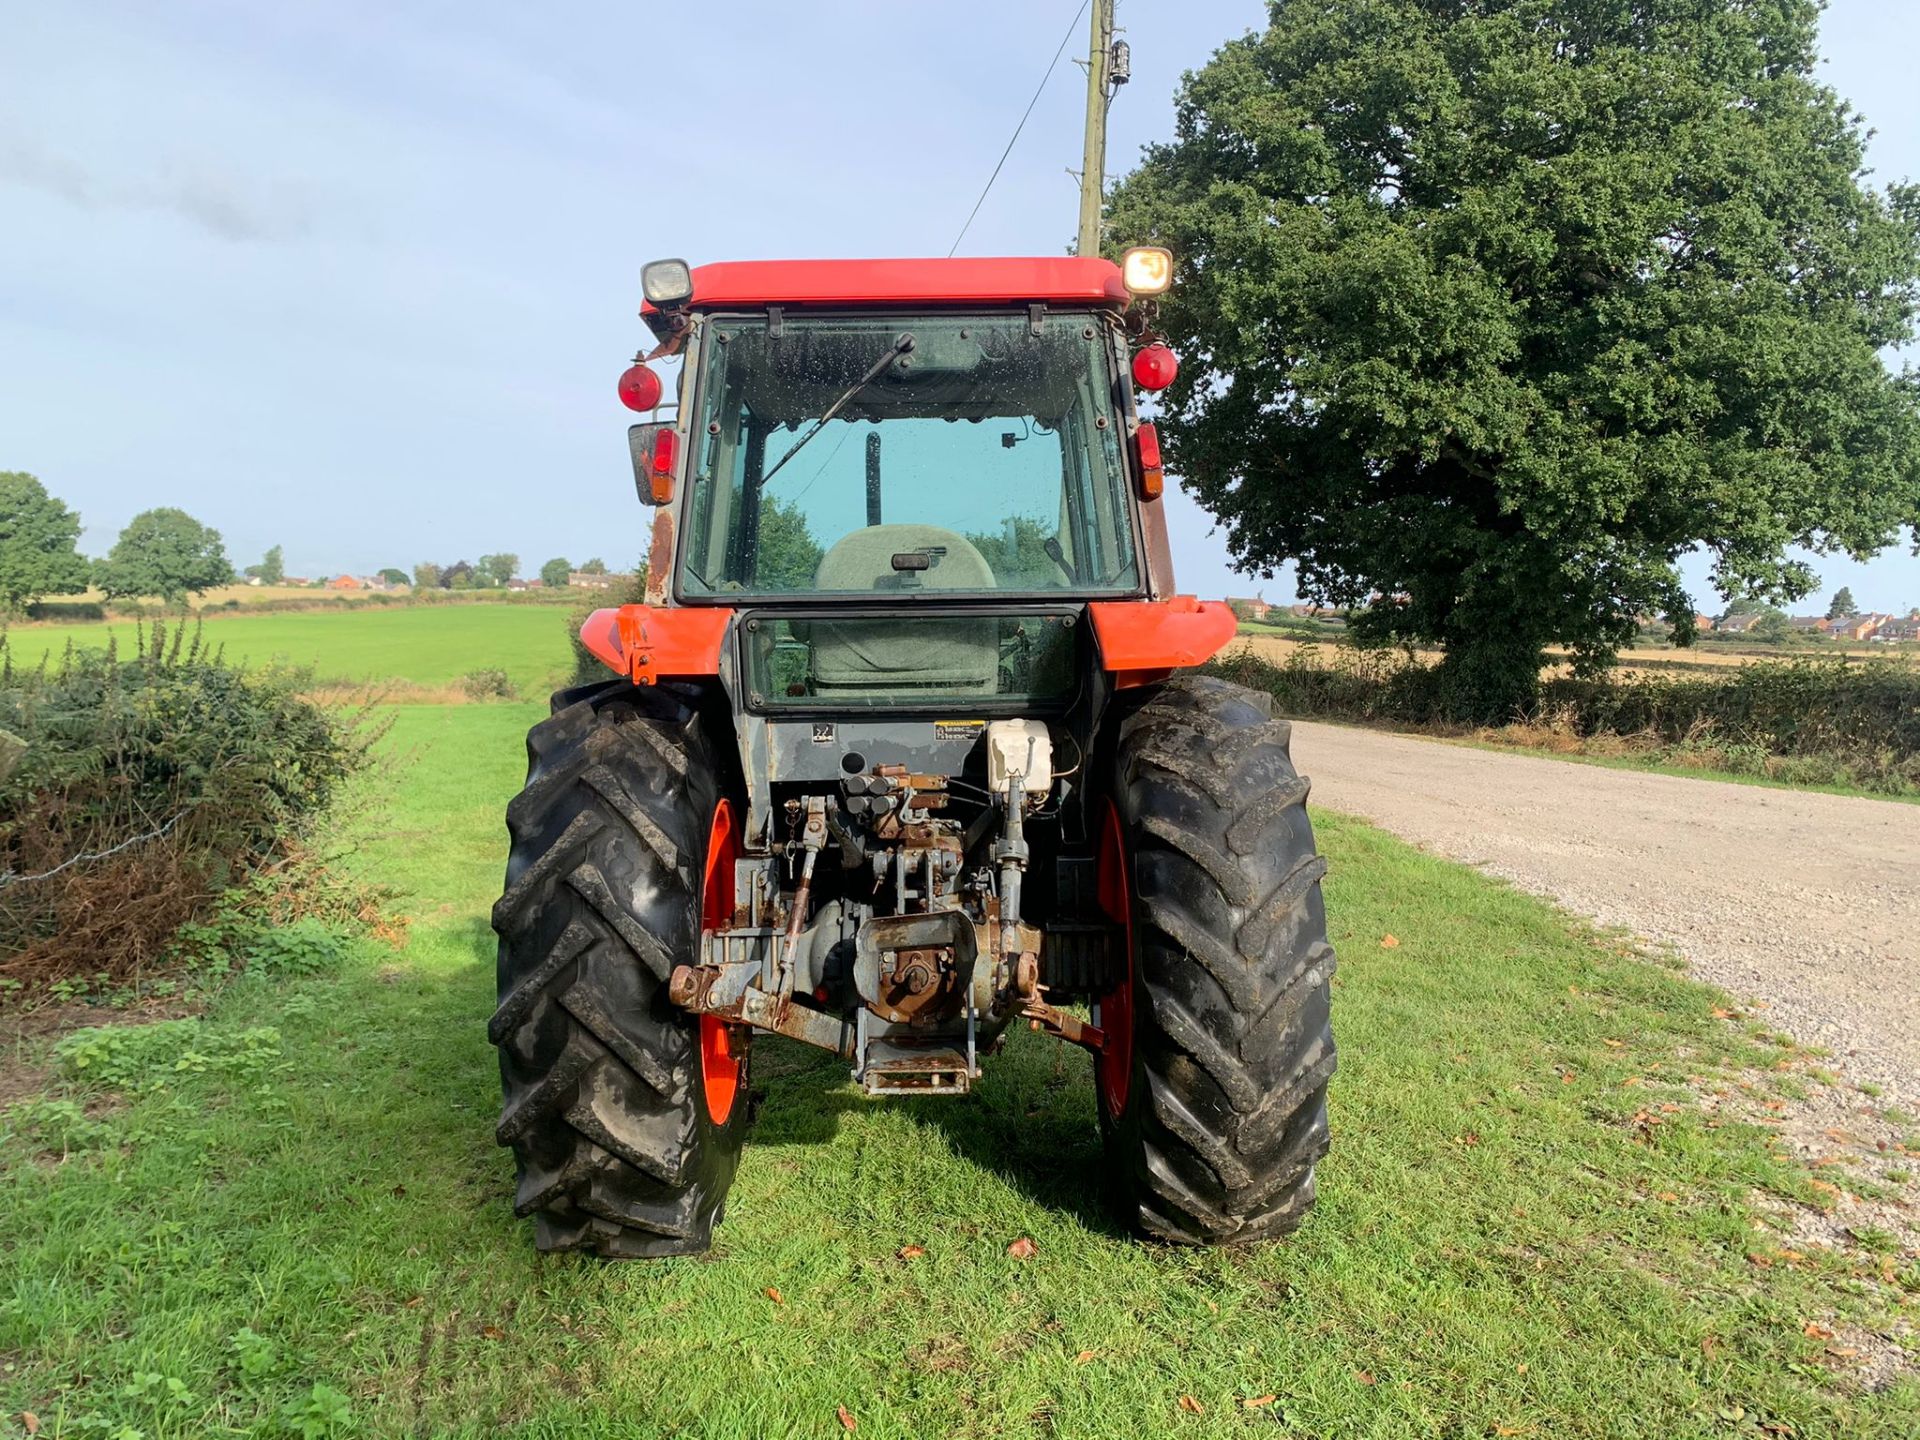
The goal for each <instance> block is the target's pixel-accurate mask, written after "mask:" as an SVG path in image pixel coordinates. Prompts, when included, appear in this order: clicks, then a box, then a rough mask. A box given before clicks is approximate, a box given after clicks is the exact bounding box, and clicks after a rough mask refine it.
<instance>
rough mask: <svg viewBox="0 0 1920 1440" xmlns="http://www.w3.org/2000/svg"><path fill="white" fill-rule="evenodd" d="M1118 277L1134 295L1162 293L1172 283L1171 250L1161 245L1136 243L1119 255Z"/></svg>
mask: <svg viewBox="0 0 1920 1440" xmlns="http://www.w3.org/2000/svg"><path fill="white" fill-rule="evenodd" d="M1120 279H1121V280H1122V281H1123V282H1124V283H1125V284H1126V287H1127V290H1128V292H1129V293H1130V294H1134V295H1164V294H1165V293H1166V291H1167V287H1168V286H1169V285H1171V284H1173V252H1172V251H1171V250H1168V249H1167V248H1165V247H1164V246H1161V245H1136V246H1134V247H1133V249H1131V250H1129V251H1127V253H1126V254H1124V255H1122V256H1121V257H1120Z"/></svg>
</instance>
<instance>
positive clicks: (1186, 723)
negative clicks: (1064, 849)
mask: <svg viewBox="0 0 1920 1440" xmlns="http://www.w3.org/2000/svg"><path fill="white" fill-rule="evenodd" d="M1289 738H1290V727H1289V726H1288V725H1287V723H1286V722H1285V721H1284V720H1276V719H1274V718H1273V714H1272V701H1271V699H1270V697H1268V696H1266V695H1262V694H1259V693H1257V692H1255V691H1252V690H1247V689H1245V688H1243V687H1242V686H1238V685H1233V684H1229V683H1228V682H1226V681H1224V680H1218V679H1214V678H1212V677H1209V676H1179V677H1176V678H1175V679H1173V680H1170V681H1168V682H1167V683H1166V684H1165V685H1164V686H1162V687H1161V689H1160V690H1159V692H1158V693H1157V694H1155V695H1154V696H1153V698H1151V699H1150V700H1148V701H1147V702H1146V703H1145V704H1144V705H1142V706H1141V707H1140V708H1139V709H1138V710H1137V711H1135V712H1134V713H1133V714H1132V715H1131V716H1129V717H1128V719H1127V720H1126V722H1125V723H1124V724H1123V726H1122V728H1121V732H1120V737H1119V745H1118V753H1117V789H1116V794H1115V804H1114V809H1113V810H1112V811H1111V812H1109V815H1108V822H1107V832H1106V834H1105V835H1104V836H1103V837H1102V851H1103V853H1102V865H1101V878H1102V899H1103V901H1104V902H1106V903H1107V905H1108V908H1109V911H1110V912H1112V913H1114V917H1115V918H1116V919H1124V920H1125V921H1126V922H1127V928H1128V932H1129V935H1130V943H1129V945H1128V947H1127V948H1128V950H1129V951H1130V952H1131V953H1130V965H1129V972H1128V978H1127V979H1126V980H1124V981H1123V982H1122V983H1121V985H1120V986H1119V987H1118V988H1117V989H1116V990H1115V991H1114V992H1111V993H1109V994H1108V995H1107V996H1106V997H1104V999H1103V1000H1102V1003H1101V1019H1102V1023H1103V1025H1105V1026H1107V1027H1108V1029H1109V1031H1110V1035H1109V1050H1108V1052H1107V1053H1106V1054H1104V1055H1103V1056H1102V1057H1101V1064H1100V1068H1099V1077H1098V1078H1099V1083H1098V1084H1097V1085H1096V1087H1095V1088H1096V1090H1097V1092H1098V1096H1099V1101H1098V1103H1099V1107H1100V1120H1101V1130H1102V1134H1103V1135H1104V1137H1105V1140H1106V1144H1107V1155H1108V1162H1109V1166H1110V1169H1111V1172H1112V1177H1113V1179H1114V1181H1115V1188H1116V1191H1117V1198H1118V1202H1119V1205H1120V1207H1121V1209H1122V1211H1123V1213H1124V1214H1125V1216H1126V1218H1127V1219H1128V1220H1129V1221H1130V1222H1131V1223H1132V1224H1134V1225H1136V1226H1138V1227H1139V1228H1140V1229H1142V1230H1144V1231H1145V1232H1147V1233H1148V1234H1150V1235H1154V1236H1157V1237H1159V1238H1161V1239H1163V1240H1168V1241H1172V1242H1174V1243H1176V1244H1187V1245H1223V1244H1248V1243H1252V1242H1255V1241H1260V1240H1269V1239H1273V1238H1275V1237H1278V1236H1281V1235H1284V1234H1286V1233H1287V1232H1288V1231H1290V1230H1292V1229H1294V1228H1295V1227H1296V1226H1298V1225H1299V1224H1300V1222H1301V1221H1302V1220H1304V1219H1305V1218H1306V1214H1307V1211H1308V1210H1309V1209H1310V1208H1311V1207H1312V1205H1313V1199H1314V1166H1315V1164H1316V1162H1317V1161H1318V1160H1319V1159H1320V1157H1321V1156H1322V1155H1323V1154H1325V1153H1326V1149H1327V1082H1328V1080H1329V1079H1330V1078H1331V1077H1332V1075H1333V1070H1334V1047H1333V1033H1332V1030H1331V1028H1330V1024H1329V1015H1328V1005H1329V998H1330V981H1331V979H1332V976H1333V968H1334V959H1333V950H1332V947H1331V946H1330V945H1328V943H1327V925H1326V911H1325V908H1324V906H1323V903H1322V901H1321V897H1320V877H1321V876H1322V875H1323V874H1324V873H1325V872H1326V862H1325V861H1324V860H1322V859H1321V858H1320V857H1319V855H1318V854H1317V853H1315V850H1314V846H1313V829H1312V826H1311V825H1310V824H1309V823H1308V820H1307V814H1306V805H1305V802H1306V796H1307V782H1306V781H1305V780H1304V779H1302V778H1301V777H1300V776H1299V775H1298V774H1297V773H1296V772H1295V771H1294V768H1293V762H1292V759H1291V758H1290V756H1289V753H1288V740H1289Z"/></svg>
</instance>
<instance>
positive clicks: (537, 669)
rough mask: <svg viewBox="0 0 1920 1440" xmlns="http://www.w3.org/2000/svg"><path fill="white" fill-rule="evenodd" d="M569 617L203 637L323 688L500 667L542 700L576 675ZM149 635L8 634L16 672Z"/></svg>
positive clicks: (403, 614) (466, 611)
mask: <svg viewBox="0 0 1920 1440" xmlns="http://www.w3.org/2000/svg"><path fill="white" fill-rule="evenodd" d="M567 614H568V612H567V610H566V608H565V607H563V606H560V605H531V604H517V605H516V604H501V605H488V604H483V603H482V604H472V605H420V606H412V607H403V606H395V607H393V608H391V609H375V608H372V607H369V608H366V609H353V610H346V609H342V610H337V611H329V610H299V611H290V612H285V613H279V614H268V615H247V614H238V613H236V614H225V615H218V616H210V617H208V619H207V620H206V623H205V626H204V628H203V631H202V634H203V636H204V639H205V640H206V643H207V644H209V645H213V646H218V647H220V648H222V649H224V650H225V652H226V656H227V658H228V659H229V660H235V661H245V662H247V663H249V664H253V665H267V664H272V663H281V664H287V665H295V666H301V667H305V668H310V669H311V670H312V671H313V673H314V676H315V678H316V679H318V680H322V681H327V680H345V681H350V682H358V681H373V680H378V681H397V682H400V683H402V684H412V685H423V686H439V685H448V684H451V683H453V682H454V681H456V680H458V679H459V678H460V677H461V676H463V675H465V674H467V673H468V672H469V671H472V670H479V669H485V668H497V669H502V670H505V671H506V672H507V674H508V676H509V677H510V678H511V679H512V680H513V682H514V684H515V685H516V686H518V687H519V688H520V690H521V691H522V692H523V693H525V694H528V695H534V694H544V693H545V692H546V690H547V689H548V688H549V687H551V686H552V685H554V684H557V683H561V682H563V681H564V679H565V675H566V672H567V671H569V670H570V669H571V668H572V667H571V661H570V660H568V658H567V649H566V644H565V632H566V626H567ZM171 623H172V622H169V624H170V625H171ZM186 623H187V624H188V625H189V626H191V625H192V623H193V622H192V621H191V620H189V621H187V622H186ZM139 633H140V632H139V627H137V626H136V624H135V622H133V621H131V620H113V621H107V622H93V623H86V624H73V625H28V626H22V627H19V628H17V629H14V630H12V631H10V632H9V633H8V634H7V648H8V650H9V651H10V652H11V653H12V656H13V663H14V664H15V665H17V666H31V665H38V664H39V663H40V661H41V659H42V657H44V656H52V657H53V658H54V659H55V660H56V661H57V660H58V658H59V657H60V655H61V653H62V652H63V651H65V649H66V648H67V646H68V644H69V643H71V644H73V645H75V646H79V647H91V648H104V647H105V646H106V645H107V643H108V641H109V638H111V640H112V642H113V643H114V644H116V645H117V646H119V647H120V649H121V651H122V653H127V652H129V651H130V650H131V648H132V647H133V646H134V645H135V644H136V643H137V641H138V635H139Z"/></svg>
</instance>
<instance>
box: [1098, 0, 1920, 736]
mask: <svg viewBox="0 0 1920 1440" xmlns="http://www.w3.org/2000/svg"><path fill="white" fill-rule="evenodd" d="M1819 9H1820V7H1819V5H1818V3H1817V0H1769V3H1766V4H1752V3H1741V0H1637V3H1634V4H1631V5H1627V4H1621V3H1611V0H1607V3H1603V0H1356V3H1353V4H1347V5H1338V6H1334V5H1324V4H1307V3H1295V0H1278V3H1275V4H1273V5H1272V6H1271V7H1270V11H1269V24H1268V26H1267V28H1266V30H1265V31H1264V32H1263V33H1260V34H1255V35H1249V36H1247V37H1246V38H1244V39H1240V40H1234V41H1231V42H1229V43H1228V44H1227V45H1225V46H1224V47H1223V48H1222V49H1221V50H1220V51H1219V52H1218V53H1217V54H1216V55H1215V56H1214V58H1213V59H1212V61H1210V62H1209V63H1208V64H1207V65H1206V66H1205V67H1203V68H1202V69H1200V70H1199V71H1197V72H1194V73H1192V74H1191V75H1189V76H1188V78H1187V80H1186V82H1185V84H1184V86H1183V88H1182V91H1181V94H1180V97H1179V103H1178V111H1177V120H1176V129H1175V136H1174V138H1173V139H1172V140H1171V141H1170V142H1168V143H1166V144H1162V145H1158V146H1154V147H1151V148H1149V150H1148V151H1147V152H1146V155H1145V157H1144V159H1143V162H1142V164H1141V165H1140V167H1139V168H1138V169H1137V170H1135V171H1134V172H1133V173H1132V174H1131V175H1130V176H1128V177H1127V179H1126V180H1125V181H1124V182H1123V183H1122V184H1121V185H1120V186H1119V187H1118V188H1117V190H1116V191H1115V193H1114V195H1113V198H1112V201H1111V207H1110V212H1109V233H1110V235H1111V236H1112V238H1113V240H1114V241H1115V243H1116V244H1136V243H1143V242H1154V243H1160V244H1165V245H1168V246H1170V247H1171V248H1172V250H1173V252H1174V256H1175V265H1176V269H1175V281H1174V285H1173V288H1172V290H1171V292H1170V293H1169V295H1168V296H1167V297H1166V299H1165V300H1164V301H1163V302H1162V303H1161V305H1160V308H1159V312H1158V317H1157V321H1156V325H1157V328H1158V329H1159V330H1160V331H1161V332H1162V333H1163V334H1164V335H1165V336H1166V338H1167V339H1168V340H1169V341H1170V342H1171V343H1172V344H1173V345H1174V347H1175V348H1176V350H1177V351H1179V353H1180V354H1181V357H1182V360H1183V367H1182V369H1181V372H1180V375H1179V378H1178V379H1177V380H1176V381H1175V383H1174V385H1173V386H1172V387H1171V389H1170V390H1169V391H1168V392H1167V393H1166V395H1165V399H1164V420H1163V429H1164V436H1165V441H1166V445H1167V450H1168V455H1169V460H1170V463H1171V465H1172V466H1173V468H1175V469H1176V471H1177V473H1179V474H1180V475H1181V476H1183V477H1184V479H1185V481H1186V482H1187V483H1188V484H1189V485H1190V486H1191V487H1192V489H1193V490H1194V491H1195V493H1196V494H1197V495H1198V497H1199V499H1200V500H1201V502H1202V503H1203V504H1204V505H1205V506H1206V507H1207V508H1208V509H1210V510H1211V511H1212V512H1213V513H1214V514H1215V515H1217V516H1218V517H1220V518H1221V520H1222V521H1223V522H1224V523H1225V528H1226V532H1227V541H1228V545H1229V547H1230V549H1231V551H1232V553H1233V555H1234V556H1235V558H1236V560H1237V561H1238V562H1239V564H1240V565H1241V566H1242V567H1243V568H1244V569H1246V570H1248V571H1250V572H1261V573H1271V572H1272V570H1273V569H1274V568H1275V567H1277V566H1279V565H1280V564H1281V563H1283V562H1285V561H1287V560H1295V561H1297V562H1298V565H1299V583H1300V589H1301V592H1302V594H1303V595H1304V596H1305V597H1306V598H1308V599H1310V600H1313V601H1317V602H1319V603H1323V604H1328V605H1334V606H1347V605H1364V606H1365V607H1366V609H1365V612H1364V613H1363V614H1361V615H1359V616H1358V617H1357V618H1356V622H1355V627H1356V633H1358V634H1359V635H1361V636H1362V637H1372V638H1376V639H1387V638H1396V639H1419V640H1426V641H1438V642H1440V643H1441V644H1443V645H1444V646H1445V648H1446V652H1447V656H1446V660H1445V663H1444V665H1443V667H1442V675H1443V679H1444V681H1445V683H1446V685H1447V694H1448V696H1449V697H1450V698H1452V699H1453V700H1454V702H1455V706H1456V708H1458V709H1460V710H1462V711H1463V712H1474V713H1479V714H1493V713H1498V712H1502V711H1506V710H1508V709H1510V708H1511V707H1512V706H1514V705H1516V704H1520V703H1524V702H1525V700H1526V699H1528V698H1529V697H1530V696H1531V695H1532V694H1533V693H1534V691H1535V688H1536V686H1537V675H1538V665H1539V661H1540V658H1541V653H1542V648H1543V646H1545V645H1546V644H1548V643H1551V642H1555V641H1558V642H1563V643H1565V644H1567V645H1569V646H1570V647H1572V649H1573V651H1574V654H1575V657H1576V661H1577V663H1578V664H1579V665H1580V666H1581V667H1582V668H1583V669H1584V670H1587V671H1591V670H1593V669H1596V668H1598V667H1599V666H1601V665H1604V664H1605V663H1606V662H1607V661H1609V660H1610V659H1611V657H1612V655H1613V653H1614V651H1615V649H1616V647H1618V646H1619V645H1621V644H1623V643H1625V642H1627V641H1628V640H1629V639H1630V638H1631V636H1632V634H1633V629H1634V618H1635V616H1636V615H1637V614H1641V613H1656V614H1662V615H1664V616H1666V617H1667V618H1668V619H1669V621H1670V622H1671V624H1672V626H1673V633H1674V636H1675V639H1676V640H1677V641H1685V640H1686V639H1687V638H1688V636H1689V633H1690V631H1691V628H1692V615H1693V613H1694V608H1695V607H1694V602H1693V597H1691V596H1690V595H1689V594H1688V593H1687V592H1686V588H1685V586H1684V585H1683V584H1682V582H1681V580H1680V577H1679V573H1678V571H1677V569H1676V562H1677V561H1678V560H1679V559H1680V557H1681V556H1683V555H1685V554H1686V553H1688V552H1689V551H1690V550H1692V549H1694V548H1695V547H1701V548H1704V550H1705V551H1706V552H1707V553H1708V555H1709V556H1710V557H1711V562H1712V566H1713V579H1714V582H1715V584H1716V585H1717V586H1718V588H1719V589H1720V590H1721V592H1722V593H1723V594H1726V595H1728V596H1734V595H1757V596H1762V597H1765V598H1767V599H1771V600H1791V599H1797V598H1799V597H1801V596H1804V595H1805V594H1807V593H1808V592H1809V591H1810V590H1811V589H1812V588H1813V586H1814V585H1815V584H1816V583H1817V577H1816V576H1815V575H1814V574H1813V573H1812V572H1811V570H1810V569H1809V567H1808V566H1806V565H1805V564H1804V563H1800V562H1796V561H1794V560H1793V559H1791V558H1790V556H1789V555H1788V553H1787V550H1788V547H1790V546H1804V547H1808V548H1810V549H1812V550H1814V551H1816V552H1823V551H1836V550H1844V551H1847V552H1849V553H1852V554H1854V555H1856V556H1866V555H1870V554H1872V553H1874V552H1876V551H1878V550H1880V549H1881V548H1883V547H1885V546H1886V545H1888V544H1890V543H1892V542H1893V541H1894V540H1895V538H1896V537H1897V535H1898V533H1899V529H1900V527H1901V526H1902V525H1903V524H1910V523H1912V522H1913V521H1914V520H1915V519H1916V518H1920V381H1917V380H1916V379H1915V378H1914V377H1912V376H1911V375H1906V376H1895V375H1893V374H1890V373H1889V371H1888V370H1887V368H1886V366H1885V365H1884V364H1883V363H1882V360H1881V358H1880V352H1881V351H1882V350H1883V349H1885V348H1886V347H1889V346H1893V345H1896V344H1898V343H1900V342H1902V341H1904V340H1905V339H1907V338H1908V337H1909V336H1911V335H1912V333H1913V318H1914V314H1915V303H1916V278H1917V277H1920V191H1916V189H1915V188H1914V187H1912V186H1908V185H1894V186H1891V187H1889V188H1888V189H1886V190H1884V191H1876V190H1874V189H1872V188H1870V187H1869V185H1868V184H1867V183H1866V181H1865V180H1864V178H1863V173H1862V156H1863V149H1862V147H1863V130H1862V126H1861V121H1860V118H1859V117H1858V116H1857V115H1856V114H1854V113H1853V112H1852V111H1851V110H1850V108H1849V107H1848V106H1847V104H1846V103H1845V102H1844V101H1843V100H1841V99H1840V98H1839V97H1837V96H1836V95H1835V94H1834V93H1833V92H1832V91H1831V90H1829V89H1827V88H1825V87H1824V86H1822V85H1820V84H1819V83H1818V82H1817V81H1816V79H1815V78H1814V66H1815V64H1816V63H1817V54H1816V49H1815V39H1816V35H1815V27H1816V21H1817V19H1818V15H1819Z"/></svg>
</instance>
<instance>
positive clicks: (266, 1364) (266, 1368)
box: [227, 1325, 281, 1381]
mask: <svg viewBox="0 0 1920 1440" xmlns="http://www.w3.org/2000/svg"><path fill="white" fill-rule="evenodd" d="M227 1347H228V1348H229V1349H230V1350H232V1351H233V1358H234V1363H235V1364H236V1365H237V1366H238V1367H239V1370H240V1378H241V1379H242V1380H247V1381H261V1380H267V1379H270V1378H272V1376H273V1375H274V1373H275V1372H276V1371H278V1370H279V1369H280V1365H281V1355H280V1347H279V1346H278V1345H276V1344H274V1343H273V1341H272V1340H270V1339H268V1338H267V1337H266V1336H265V1335H259V1334H256V1333H255V1332H254V1330H253V1327H252V1326H250V1325H242V1326H241V1327H240V1328H239V1329H238V1330H236V1331H234V1332H233V1334H232V1335H230V1336H228V1337H227Z"/></svg>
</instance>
